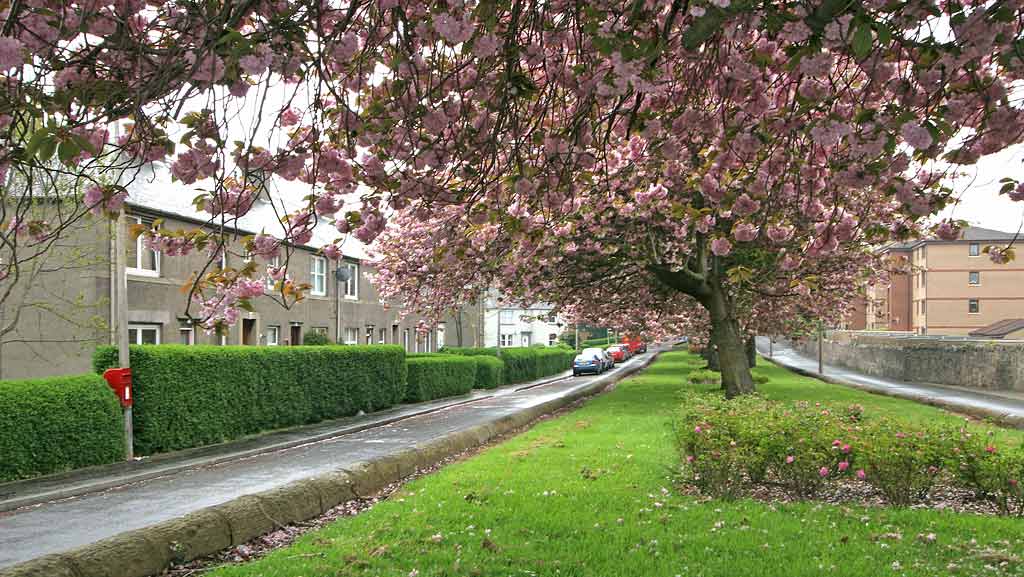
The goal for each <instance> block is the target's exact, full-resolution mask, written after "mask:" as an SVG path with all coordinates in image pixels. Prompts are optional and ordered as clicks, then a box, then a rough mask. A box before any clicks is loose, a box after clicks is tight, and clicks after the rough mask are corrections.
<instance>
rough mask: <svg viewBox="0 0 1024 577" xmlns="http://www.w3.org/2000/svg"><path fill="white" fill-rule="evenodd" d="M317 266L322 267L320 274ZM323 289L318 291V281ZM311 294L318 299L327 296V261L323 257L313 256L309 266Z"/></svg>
mask: <svg viewBox="0 0 1024 577" xmlns="http://www.w3.org/2000/svg"><path fill="white" fill-rule="evenodd" d="M317 265H320V267H319V268H320V272H317ZM318 280H319V281H320V285H321V287H320V288H319V289H317V281H318ZM309 285H310V288H309V294H311V295H312V296H316V297H325V296H327V259H326V258H325V257H322V256H316V255H313V258H312V260H310V264H309Z"/></svg>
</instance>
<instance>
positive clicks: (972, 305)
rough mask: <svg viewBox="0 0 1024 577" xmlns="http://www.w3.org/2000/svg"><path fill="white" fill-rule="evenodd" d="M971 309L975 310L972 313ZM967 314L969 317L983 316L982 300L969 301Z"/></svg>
mask: <svg viewBox="0 0 1024 577" xmlns="http://www.w3.org/2000/svg"><path fill="white" fill-rule="evenodd" d="M971 308H974V310H973V311H972V310H971ZM967 314H969V315H980V314H981V299H967Z"/></svg>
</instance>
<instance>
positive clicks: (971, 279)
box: [967, 270, 981, 286]
mask: <svg viewBox="0 0 1024 577" xmlns="http://www.w3.org/2000/svg"><path fill="white" fill-rule="evenodd" d="M967 284H968V285H970V286H981V271H980V270H972V271H968V272H967Z"/></svg>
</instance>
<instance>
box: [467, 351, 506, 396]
mask: <svg viewBox="0 0 1024 577" xmlns="http://www.w3.org/2000/svg"><path fill="white" fill-rule="evenodd" d="M470 358H471V359H473V362H475V363H476V384H475V385H474V387H475V388H477V389H493V388H495V387H500V386H501V385H502V383H504V382H505V363H504V361H502V360H501V359H499V358H497V357H489V356H485V355H474V356H471V357H470Z"/></svg>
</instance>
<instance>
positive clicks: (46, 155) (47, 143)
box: [36, 135, 57, 162]
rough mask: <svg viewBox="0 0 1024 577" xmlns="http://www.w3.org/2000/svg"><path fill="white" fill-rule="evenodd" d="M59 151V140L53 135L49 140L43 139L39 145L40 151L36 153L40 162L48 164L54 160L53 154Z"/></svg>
mask: <svg viewBox="0 0 1024 577" xmlns="http://www.w3.org/2000/svg"><path fill="white" fill-rule="evenodd" d="M56 151H57V139H56V138H53V136H52V135H51V136H50V137H49V138H45V139H43V141H42V142H41V143H40V144H39V150H37V151H36V156H37V157H39V160H41V161H42V162H46V161H47V160H50V159H51V158H53V153H54V152H56Z"/></svg>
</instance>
